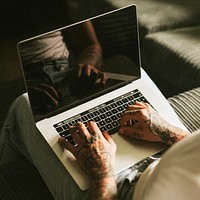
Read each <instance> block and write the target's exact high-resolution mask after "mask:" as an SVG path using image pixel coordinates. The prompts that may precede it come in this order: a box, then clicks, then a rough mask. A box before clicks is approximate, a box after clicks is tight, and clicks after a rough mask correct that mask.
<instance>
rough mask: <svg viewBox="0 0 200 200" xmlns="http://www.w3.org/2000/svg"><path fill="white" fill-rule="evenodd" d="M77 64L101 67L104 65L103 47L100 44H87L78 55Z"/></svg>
mask: <svg viewBox="0 0 200 200" xmlns="http://www.w3.org/2000/svg"><path fill="white" fill-rule="evenodd" d="M77 64H83V65H84V64H85V65H88V64H89V65H91V66H93V67H95V68H97V69H99V68H100V67H101V65H102V49H101V47H100V46H99V45H96V44H92V45H89V46H87V47H86V48H85V49H84V50H83V51H82V53H81V54H80V56H79V57H78V60H77Z"/></svg>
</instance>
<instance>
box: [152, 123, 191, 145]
mask: <svg viewBox="0 0 200 200" xmlns="http://www.w3.org/2000/svg"><path fill="white" fill-rule="evenodd" d="M151 129H152V131H153V133H154V134H155V135H157V136H159V137H160V139H161V140H162V142H163V143H165V144H168V145H173V144H174V143H176V142H178V141H180V140H182V139H183V138H184V137H186V136H187V135H188V134H189V133H188V132H186V131H184V130H182V129H181V128H178V127H175V126H172V125H170V124H168V123H167V122H164V123H162V124H161V125H160V126H157V127H154V126H153V125H152V126H151Z"/></svg>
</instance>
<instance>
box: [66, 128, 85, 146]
mask: <svg viewBox="0 0 200 200" xmlns="http://www.w3.org/2000/svg"><path fill="white" fill-rule="evenodd" d="M69 133H70V134H71V137H72V138H73V139H74V140H75V142H76V143H77V144H78V145H80V144H81V140H82V139H81V137H80V134H79V131H78V129H77V128H76V127H74V126H73V127H70V128H69Z"/></svg>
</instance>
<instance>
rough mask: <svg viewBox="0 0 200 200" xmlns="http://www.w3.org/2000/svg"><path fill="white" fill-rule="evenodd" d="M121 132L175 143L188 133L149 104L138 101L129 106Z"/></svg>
mask: <svg viewBox="0 0 200 200" xmlns="http://www.w3.org/2000/svg"><path fill="white" fill-rule="evenodd" d="M119 132H120V133H121V134H124V135H127V136H130V137H134V138H138V139H142V140H146V141H152V142H163V143H166V144H169V145H171V144H173V143H175V142H177V141H179V140H181V139H182V138H184V137H185V136H186V135H187V133H186V132H184V131H183V130H181V129H180V128H177V127H174V126H172V125H170V124H169V123H167V122H166V121H165V120H164V119H163V118H162V117H161V116H160V115H159V114H158V113H157V112H156V111H155V110H154V109H153V108H152V107H151V106H150V105H149V104H147V103H141V102H136V103H135V104H134V105H130V106H128V108H127V110H126V111H125V113H124V115H123V117H122V120H121V128H120V130H119Z"/></svg>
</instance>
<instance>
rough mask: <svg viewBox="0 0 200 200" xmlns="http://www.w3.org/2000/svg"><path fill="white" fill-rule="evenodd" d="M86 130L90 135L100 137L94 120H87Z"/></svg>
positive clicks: (100, 134)
mask: <svg viewBox="0 0 200 200" xmlns="http://www.w3.org/2000/svg"><path fill="white" fill-rule="evenodd" d="M88 130H89V132H90V134H91V135H93V136H96V137H99V138H102V133H101V131H100V129H99V127H98V126H97V124H96V123H95V122H93V121H89V122H88Z"/></svg>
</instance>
